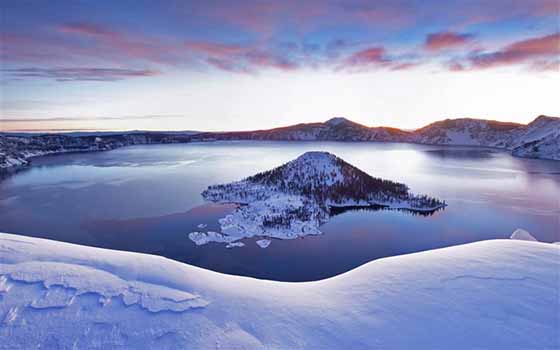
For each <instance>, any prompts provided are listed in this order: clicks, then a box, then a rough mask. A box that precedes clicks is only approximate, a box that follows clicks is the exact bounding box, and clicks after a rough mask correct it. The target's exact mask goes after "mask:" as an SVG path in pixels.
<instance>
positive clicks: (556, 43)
mask: <svg viewBox="0 0 560 350" xmlns="http://www.w3.org/2000/svg"><path fill="white" fill-rule="evenodd" d="M559 55H560V33H554V34H550V35H545V36H542V37H536V38H531V39H526V40H521V41H517V42H514V43H512V44H510V45H507V46H505V47H504V48H502V49H500V50H498V51H494V52H490V53H480V54H475V55H473V56H472V57H470V58H469V63H470V65H471V67H472V68H476V69H484V68H491V67H497V66H504V65H512V64H519V63H528V62H529V63H530V61H540V62H549V60H557V59H558V56H559Z"/></svg>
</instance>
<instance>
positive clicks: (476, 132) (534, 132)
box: [413, 116, 560, 160]
mask: <svg viewBox="0 0 560 350" xmlns="http://www.w3.org/2000/svg"><path fill="white" fill-rule="evenodd" d="M413 141H414V142H417V143H424V144H433V145H472V146H488V147H498V148H505V149H508V150H511V151H512V154H513V155H515V156H519V157H526V158H541V159H555V160H560V118H555V117H547V116H539V117H537V118H536V119H535V120H534V121H532V122H531V123H529V124H527V125H521V124H515V123H503V122H496V121H489V120H482V119H469V118H464V119H446V120H443V121H439V122H436V123H433V124H430V125H428V126H426V127H424V128H421V129H418V130H416V131H415V132H414V133H413Z"/></svg>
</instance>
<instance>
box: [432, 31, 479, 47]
mask: <svg viewBox="0 0 560 350" xmlns="http://www.w3.org/2000/svg"><path fill="white" fill-rule="evenodd" d="M472 38H473V36H472V35H471V34H462V33H455V32H439V33H432V34H428V36H427V37H426V41H425V43H424V47H425V48H426V50H429V51H440V50H445V49H449V48H454V47H458V46H464V45H466V44H468V43H470V42H471V41H472Z"/></svg>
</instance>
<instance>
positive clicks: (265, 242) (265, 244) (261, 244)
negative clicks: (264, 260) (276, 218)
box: [255, 239, 271, 249]
mask: <svg viewBox="0 0 560 350" xmlns="http://www.w3.org/2000/svg"><path fill="white" fill-rule="evenodd" d="M270 242H271V241H270V239H259V240H258V241H256V242H255V243H257V245H258V246H259V247H261V248H263V249H265V248H268V246H269V245H270Z"/></svg>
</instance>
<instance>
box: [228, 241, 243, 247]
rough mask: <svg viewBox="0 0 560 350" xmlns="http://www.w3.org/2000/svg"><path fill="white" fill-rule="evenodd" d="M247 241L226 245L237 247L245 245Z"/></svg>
mask: <svg viewBox="0 0 560 350" xmlns="http://www.w3.org/2000/svg"><path fill="white" fill-rule="evenodd" d="M244 246H245V243H243V242H234V243H228V244H227V245H226V248H235V247H244Z"/></svg>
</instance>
